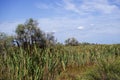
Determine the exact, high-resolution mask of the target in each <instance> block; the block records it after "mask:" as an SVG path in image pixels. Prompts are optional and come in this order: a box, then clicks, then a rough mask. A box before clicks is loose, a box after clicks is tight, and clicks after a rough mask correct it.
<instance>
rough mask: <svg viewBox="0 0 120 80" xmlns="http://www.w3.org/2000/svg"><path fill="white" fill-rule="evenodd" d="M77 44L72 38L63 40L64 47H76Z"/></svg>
mask: <svg viewBox="0 0 120 80" xmlns="http://www.w3.org/2000/svg"><path fill="white" fill-rule="evenodd" d="M78 44H79V42H78V41H77V39H75V38H74V37H72V38H68V39H67V40H65V45H71V46H77V45H78Z"/></svg>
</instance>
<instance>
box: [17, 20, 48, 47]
mask: <svg viewBox="0 0 120 80" xmlns="http://www.w3.org/2000/svg"><path fill="white" fill-rule="evenodd" d="M15 32H16V34H17V38H16V40H15V41H16V42H17V43H19V45H22V46H24V47H26V46H28V45H33V44H37V45H38V46H40V47H45V45H46V39H45V33H44V32H43V31H42V30H40V28H38V22H37V21H36V20H33V19H32V18H30V19H29V20H27V21H26V22H25V23H24V24H19V25H18V26H17V28H16V31H15Z"/></svg>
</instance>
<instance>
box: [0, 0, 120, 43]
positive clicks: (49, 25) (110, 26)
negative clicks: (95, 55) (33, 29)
mask: <svg viewBox="0 0 120 80" xmlns="http://www.w3.org/2000/svg"><path fill="white" fill-rule="evenodd" d="M29 18H33V19H35V20H37V21H38V22H39V27H40V29H42V30H43V31H44V32H54V35H55V37H56V38H57V40H58V41H60V42H64V40H65V39H67V38H69V37H75V38H76V39H77V40H79V42H90V43H102V44H115V43H120V0H0V32H5V33H7V34H10V35H14V33H15V28H16V27H17V25H18V24H20V23H24V22H25V21H26V20H27V19H29Z"/></svg>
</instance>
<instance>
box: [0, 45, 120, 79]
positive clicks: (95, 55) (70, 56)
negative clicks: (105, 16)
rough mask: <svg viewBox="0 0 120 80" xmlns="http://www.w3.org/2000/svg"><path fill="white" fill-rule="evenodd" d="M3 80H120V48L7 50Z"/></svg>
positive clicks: (0, 69) (0, 60) (0, 71)
mask: <svg viewBox="0 0 120 80" xmlns="http://www.w3.org/2000/svg"><path fill="white" fill-rule="evenodd" d="M0 80H120V45H119V44H118V45H117V44H116V45H97V44H96V45H80V46H63V45H58V46H53V47H49V48H45V49H40V48H37V47H36V46H34V47H33V48H32V49H29V47H28V48H27V49H26V50H24V49H22V48H18V47H9V48H3V50H2V52H1V54H0Z"/></svg>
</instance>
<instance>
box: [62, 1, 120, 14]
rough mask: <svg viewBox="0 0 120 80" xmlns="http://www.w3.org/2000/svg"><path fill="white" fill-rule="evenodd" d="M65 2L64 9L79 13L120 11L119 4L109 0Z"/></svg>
mask: <svg viewBox="0 0 120 80" xmlns="http://www.w3.org/2000/svg"><path fill="white" fill-rule="evenodd" d="M63 3H64V5H63V6H64V9H66V10H69V11H73V12H76V13H78V14H88V13H103V14H111V13H114V12H117V11H120V10H119V8H118V6H116V5H114V4H110V3H109V1H108V0H91V1H89V0H84V1H83V2H82V3H76V2H75V1H74V0H63Z"/></svg>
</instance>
